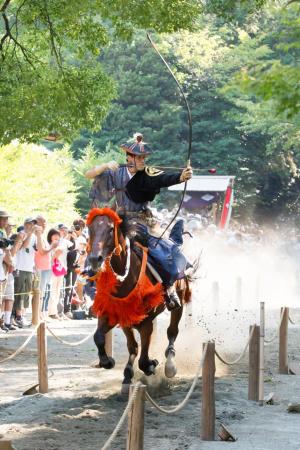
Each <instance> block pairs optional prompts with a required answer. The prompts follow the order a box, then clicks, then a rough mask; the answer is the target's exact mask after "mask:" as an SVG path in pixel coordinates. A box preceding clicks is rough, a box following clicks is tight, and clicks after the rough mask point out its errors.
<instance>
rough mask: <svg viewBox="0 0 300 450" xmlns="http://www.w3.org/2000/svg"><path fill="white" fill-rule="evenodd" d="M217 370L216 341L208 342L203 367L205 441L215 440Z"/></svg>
mask: <svg viewBox="0 0 300 450" xmlns="http://www.w3.org/2000/svg"><path fill="white" fill-rule="evenodd" d="M204 345H205V344H203V350H204ZM215 371H216V366H215V343H214V342H208V343H207V351H206V355H205V358H204V361H203V369H202V410H201V439H202V440H203V441H214V440H215V416H216V408H215Z"/></svg>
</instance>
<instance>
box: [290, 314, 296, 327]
mask: <svg viewBox="0 0 300 450" xmlns="http://www.w3.org/2000/svg"><path fill="white" fill-rule="evenodd" d="M289 322H290V323H291V324H292V325H297V323H296V322H295V321H294V320H293V319H292V318H291V316H290V315H289Z"/></svg>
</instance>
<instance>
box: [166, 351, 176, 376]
mask: <svg viewBox="0 0 300 450" xmlns="http://www.w3.org/2000/svg"><path fill="white" fill-rule="evenodd" d="M176 373H177V367H176V364H175V361H174V355H173V354H172V353H169V354H168V356H167V361H166V363H165V375H166V377H167V378H173V377H175V375H176Z"/></svg>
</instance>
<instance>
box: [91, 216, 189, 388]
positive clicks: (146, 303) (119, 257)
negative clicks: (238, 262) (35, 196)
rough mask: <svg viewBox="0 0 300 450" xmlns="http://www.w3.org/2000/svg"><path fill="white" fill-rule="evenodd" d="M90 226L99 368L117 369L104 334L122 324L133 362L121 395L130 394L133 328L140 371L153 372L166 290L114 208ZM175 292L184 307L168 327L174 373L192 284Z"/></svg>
mask: <svg viewBox="0 0 300 450" xmlns="http://www.w3.org/2000/svg"><path fill="white" fill-rule="evenodd" d="M87 225H88V227H89V235H90V240H89V262H90V265H91V267H92V269H93V270H94V271H95V272H97V281H96V283H97V291H96V296H95V301H94V312H95V314H96V315H97V316H98V328H97V331H96V332H95V335H94V341H95V344H96V346H97V348H98V354H99V365H100V367H103V368H105V369H111V368H113V367H114V365H115V361H114V359H113V358H112V357H110V356H108V355H107V354H106V351H105V334H106V333H107V332H108V331H109V330H111V329H112V328H113V327H114V326H116V325H117V324H119V325H120V326H121V327H122V329H123V332H124V333H125V336H126V338H127V348H128V352H129V359H128V362H127V364H126V367H125V369H124V379H123V382H122V391H126V389H127V388H128V386H129V385H130V384H131V381H132V378H133V376H134V371H133V364H134V361H135V359H136V357H137V354H138V344H137V342H136V340H135V337H134V331H133V328H135V329H137V330H138V332H139V334H140V338H141V353H140V358H139V363H138V364H139V368H140V369H141V370H142V371H143V372H144V373H145V374H146V375H151V374H154V373H155V367H156V366H157V364H158V362H157V360H156V359H150V358H149V355H148V351H149V345H150V340H151V335H152V332H153V319H154V318H155V317H156V316H158V315H159V314H160V313H161V312H162V311H163V310H164V309H165V302H164V295H165V293H164V290H163V287H162V285H161V283H159V282H158V281H157V279H156V278H155V277H154V275H153V273H152V271H151V270H150V269H149V267H148V265H147V264H146V260H147V250H146V249H145V248H144V247H142V246H141V245H140V244H138V243H137V242H136V241H135V239H133V238H131V239H129V237H128V233H129V230H128V227H127V230H126V224H125V220H123V221H122V219H121V218H120V217H119V216H118V215H117V214H116V213H115V212H114V211H113V210H111V209H109V208H103V209H97V208H94V209H92V210H91V211H90V213H89V215H88V218H87ZM177 288H178V289H177V293H178V296H179V298H180V301H181V308H178V309H175V310H173V311H171V312H170V315H171V319H170V324H169V327H168V329H167V336H168V340H169V345H168V347H167V349H166V352H165V355H166V358H167V362H166V366H165V373H166V376H168V377H173V376H174V375H175V374H176V365H175V361H174V357H175V348H174V343H175V340H176V338H177V335H178V324H179V322H180V319H181V316H182V306H183V304H184V303H185V302H186V300H187V299H188V297H189V296H190V291H189V287H188V283H187V282H186V281H184V280H182V281H181V282H180V283H178V286H177Z"/></svg>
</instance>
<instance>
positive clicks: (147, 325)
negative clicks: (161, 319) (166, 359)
mask: <svg viewBox="0 0 300 450" xmlns="http://www.w3.org/2000/svg"><path fill="white" fill-rule="evenodd" d="M136 328H137V330H138V331H139V333H140V336H141V356H140V359H139V368H140V369H141V370H142V371H143V372H144V374H145V375H153V374H154V373H155V367H156V366H157V365H158V361H157V360H156V359H149V346H150V341H151V335H152V332H153V323H152V318H150V317H148V318H147V319H145V320H143V322H142V323H141V324H139V325H138V326H137V327H136Z"/></svg>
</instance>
